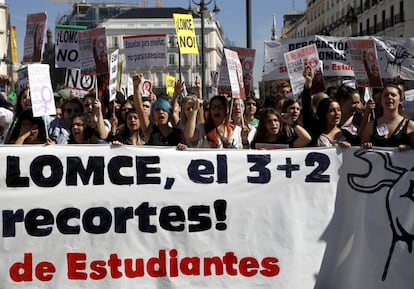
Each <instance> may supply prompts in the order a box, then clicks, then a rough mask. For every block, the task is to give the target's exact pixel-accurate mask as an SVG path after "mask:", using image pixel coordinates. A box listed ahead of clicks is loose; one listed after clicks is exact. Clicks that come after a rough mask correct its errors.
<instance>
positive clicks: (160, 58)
mask: <svg viewBox="0 0 414 289" xmlns="http://www.w3.org/2000/svg"><path fill="white" fill-rule="evenodd" d="M123 39H124V54H125V62H126V67H127V68H130V69H134V70H135V69H137V67H140V68H141V67H151V66H153V67H165V66H166V65H167V36H166V35H165V34H151V35H135V36H124V38H123Z"/></svg>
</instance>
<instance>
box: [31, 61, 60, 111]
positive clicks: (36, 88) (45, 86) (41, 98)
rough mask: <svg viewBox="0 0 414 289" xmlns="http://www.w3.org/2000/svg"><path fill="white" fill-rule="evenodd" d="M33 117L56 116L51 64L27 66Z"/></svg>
mask: <svg viewBox="0 0 414 289" xmlns="http://www.w3.org/2000/svg"><path fill="white" fill-rule="evenodd" d="M27 70H28V77H29V82H30V99H31V103H32V111H33V116H44V115H54V114H56V106H55V98H54V94H53V89H52V83H51V82H50V73H49V70H50V68H49V64H40V63H33V64H28V65H27Z"/></svg>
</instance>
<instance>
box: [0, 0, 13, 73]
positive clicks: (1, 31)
mask: <svg viewBox="0 0 414 289" xmlns="http://www.w3.org/2000/svg"><path fill="white" fill-rule="evenodd" d="M10 29H11V27H10V15H9V8H8V6H7V4H5V1H4V0H0V74H7V75H12V74H11V69H12V65H11V59H10V58H9V57H8V56H9V55H11V51H10V50H11V46H10V32H11V31H10Z"/></svg>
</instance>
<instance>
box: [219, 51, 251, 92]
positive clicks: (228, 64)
mask: <svg viewBox="0 0 414 289" xmlns="http://www.w3.org/2000/svg"><path fill="white" fill-rule="evenodd" d="M227 83H229V84H230V87H231V95H232V97H234V98H241V99H245V98H246V94H245V91H244V83H243V68H242V65H241V63H240V59H239V55H238V53H237V52H236V51H234V50H230V49H228V48H224V57H223V59H222V61H221V68H220V75H219V87H220V86H226V84H227Z"/></svg>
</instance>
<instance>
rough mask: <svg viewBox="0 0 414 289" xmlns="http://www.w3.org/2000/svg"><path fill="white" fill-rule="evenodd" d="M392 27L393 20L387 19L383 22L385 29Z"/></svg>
mask: <svg viewBox="0 0 414 289" xmlns="http://www.w3.org/2000/svg"><path fill="white" fill-rule="evenodd" d="M393 25H394V19H393V18H387V19H386V20H385V28H389V27H392V26H393Z"/></svg>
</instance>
